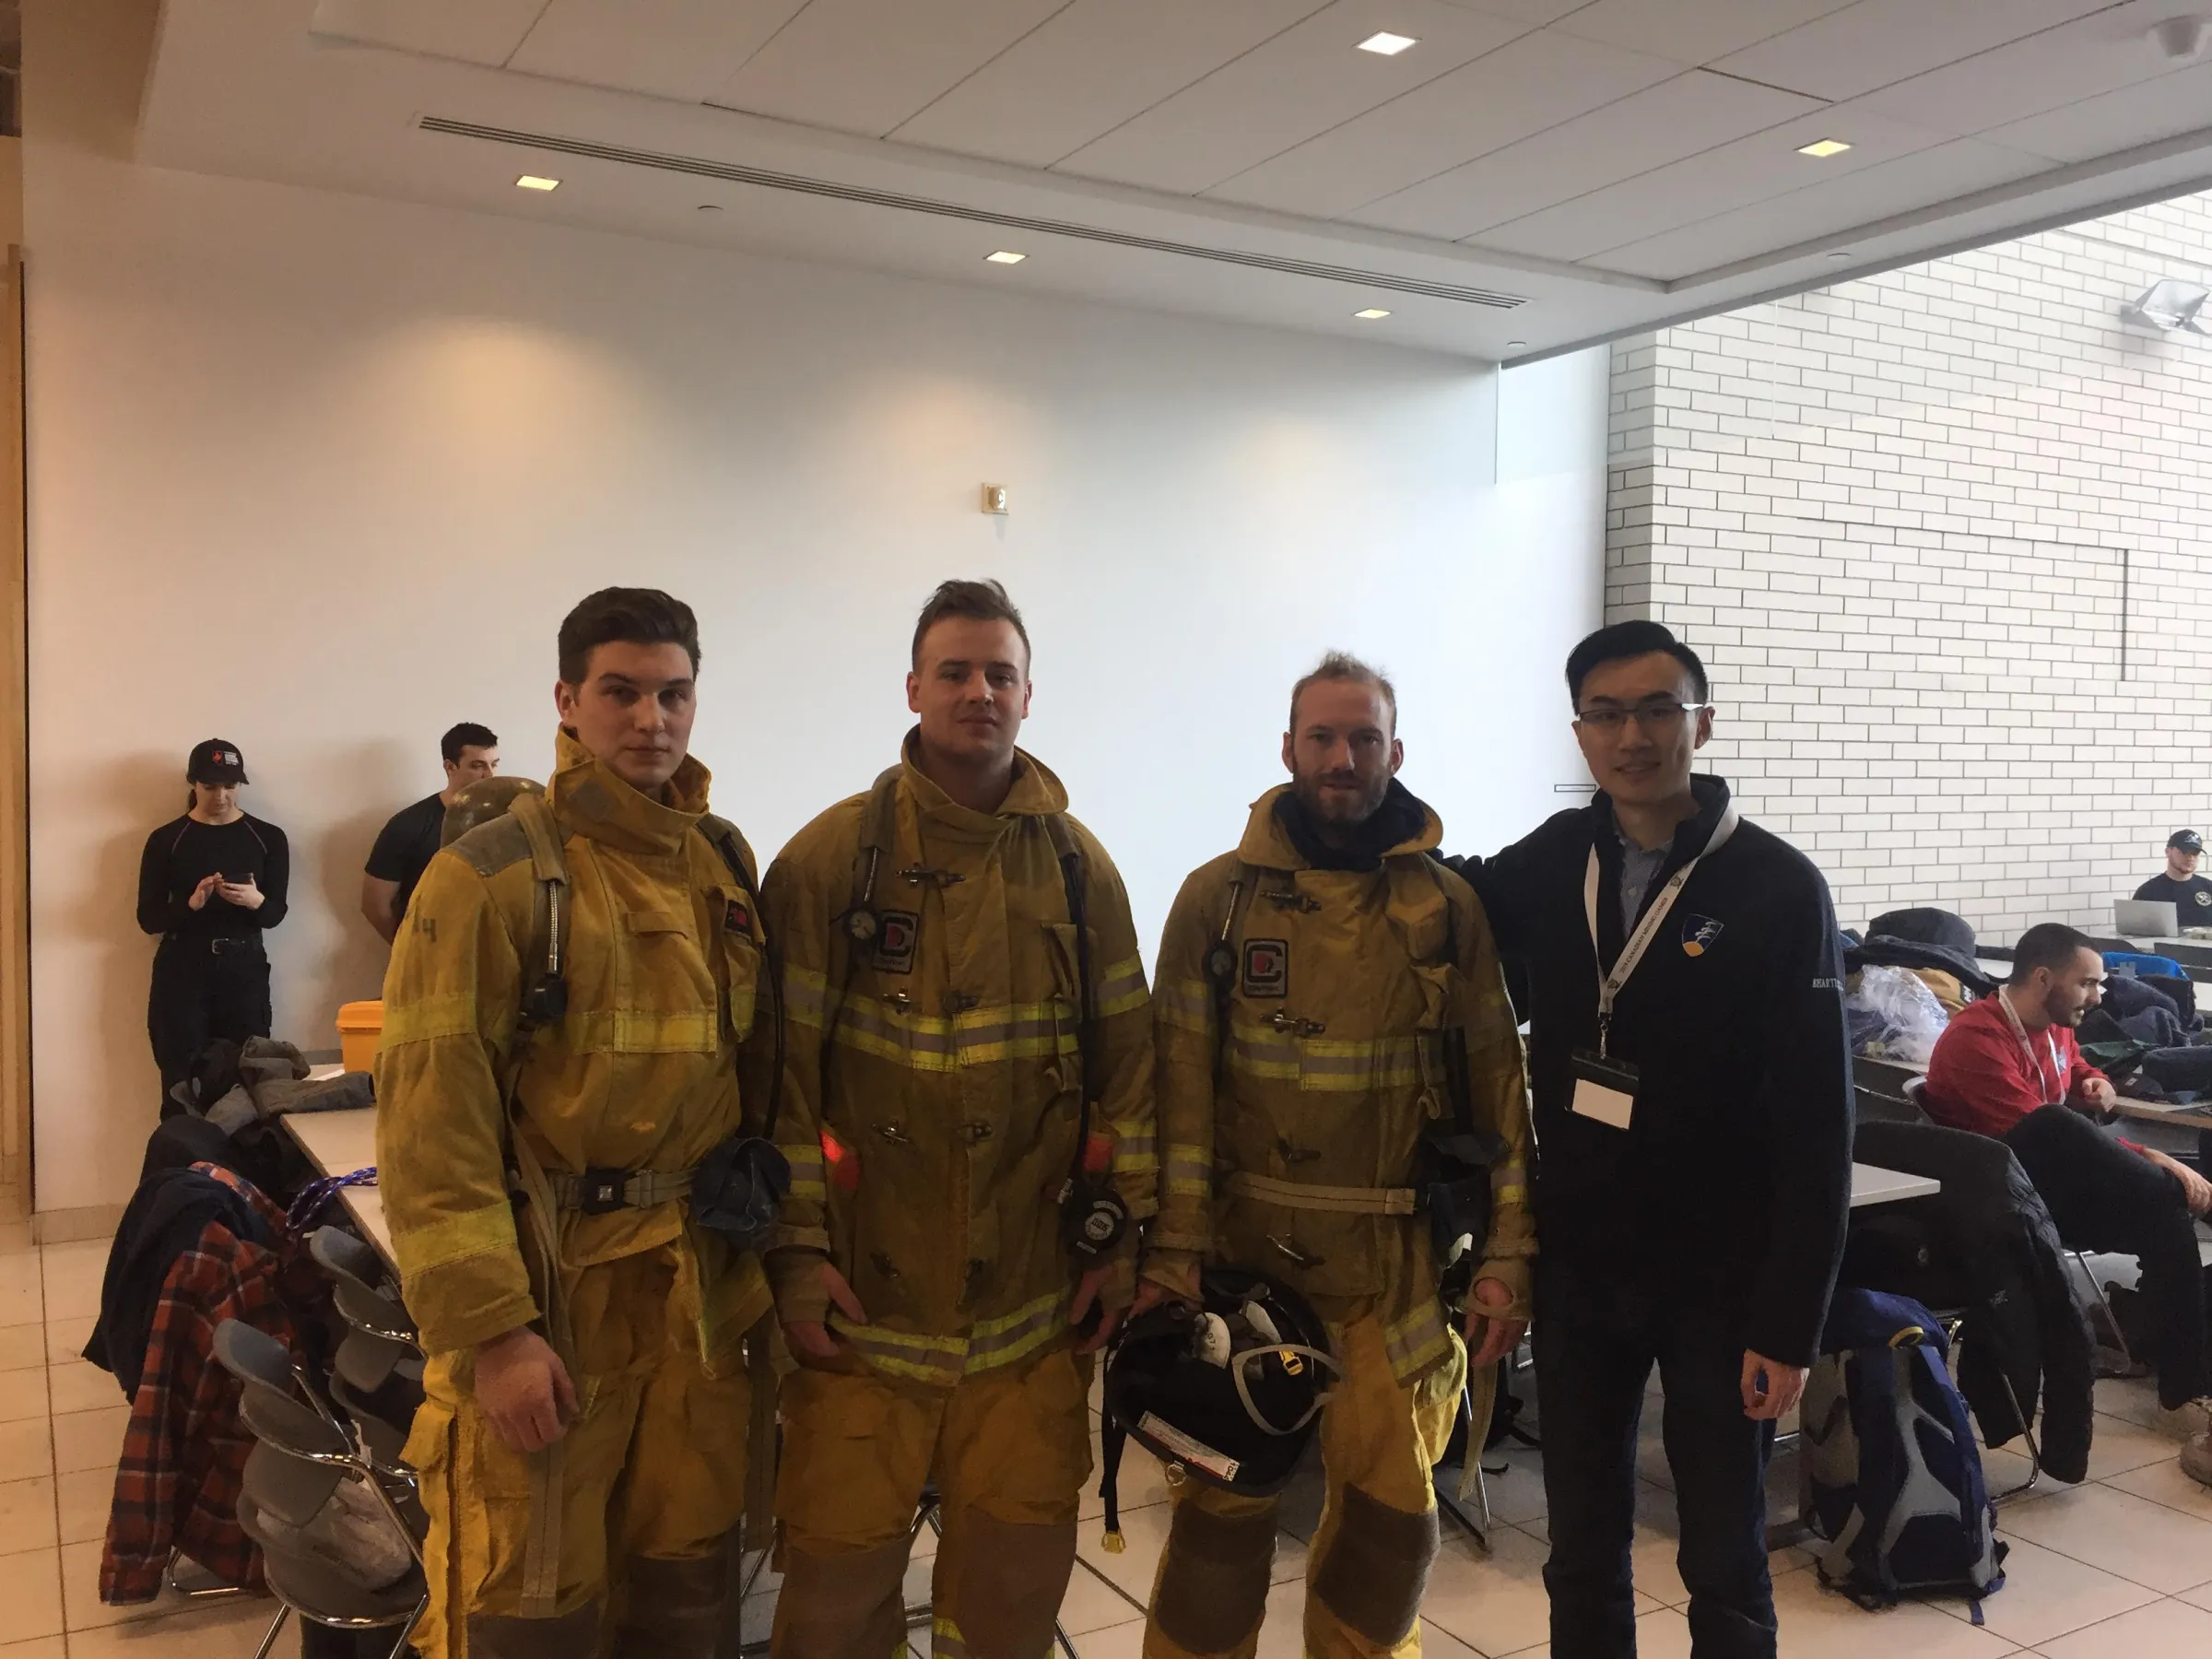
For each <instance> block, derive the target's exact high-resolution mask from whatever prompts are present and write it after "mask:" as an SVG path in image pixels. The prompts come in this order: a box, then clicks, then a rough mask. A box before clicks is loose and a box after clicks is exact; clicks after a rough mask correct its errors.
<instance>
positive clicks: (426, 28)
mask: <svg viewBox="0 0 2212 1659" xmlns="http://www.w3.org/2000/svg"><path fill="white" fill-rule="evenodd" d="M545 7H546V0H471V4H469V5H466V6H455V5H453V0H319V3H318V4H317V5H316V6H315V15H314V18H313V20H312V22H311V23H309V25H308V31H309V32H310V33H311V34H319V35H329V36H331V37H333V38H335V39H336V40H341V41H361V42H362V43H363V44H365V45H370V46H389V47H392V48H393V49H394V50H395V51H398V52H413V53H420V54H421V55H422V56H424V57H442V58H459V59H461V60H462V61H463V62H464V63H469V64H504V63H505V62H506V61H507V56H508V53H512V51H513V50H514V49H515V48H516V47H517V46H519V45H521V44H522V43H523V37H524V35H526V34H528V33H529V32H530V25H531V24H533V23H535V22H536V21H537V14H538V13H539V12H541V11H543V10H545Z"/></svg>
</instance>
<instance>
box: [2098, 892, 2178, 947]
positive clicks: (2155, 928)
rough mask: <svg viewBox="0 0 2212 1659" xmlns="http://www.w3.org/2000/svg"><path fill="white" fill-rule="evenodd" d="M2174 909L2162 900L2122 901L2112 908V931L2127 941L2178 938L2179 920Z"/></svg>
mask: <svg viewBox="0 0 2212 1659" xmlns="http://www.w3.org/2000/svg"><path fill="white" fill-rule="evenodd" d="M2174 908H2175V907H2174V906H2173V905H2172V904H2171V903H2169V902H2167V901H2166V900H2162V899H2123V900H2120V901H2119V902H2118V903H2117V904H2115V905H2113V906H2112V929H2113V931H2114V932H2115V933H2118V934H2119V935H2121V936H2122V937H2123V938H2128V939H2173V938H2179V937H2180V936H2181V931H2182V929H2181V919H2180V918H2179V917H2178V916H2176V915H2175V914H2174Z"/></svg>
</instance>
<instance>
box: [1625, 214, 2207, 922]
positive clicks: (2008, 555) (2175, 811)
mask: <svg viewBox="0 0 2212 1659" xmlns="http://www.w3.org/2000/svg"><path fill="white" fill-rule="evenodd" d="M2161 276H2173V277H2187V278H2190V279H2193V280H2195V281H2199V282H2206V281H2212V195H2200V196H2193V197H2186V198H2183V199H2181V200H2178V201H2173V202H2168V203H2164V204H2161V205H2159V206H2154V207H2147V208H2142V209H2139V210H2137V211H2135V212H2131V213H2126V214H2122V215H2119V216H2117V217H2115V218H2109V219H2103V220H2100V221H2095V222H2092V223H2088V224H2084V225H2079V226H2076V227H2073V228H2071V229H2063V230H2053V231H2049V232H2046V233H2044V234H2042V235H2040V236H2034V237H2030V238H2028V239H2027V240H2025V241H2018V242H2013V243H2008V244H2006V245H2005V246H2002V247H1997V248H1991V249H1985V250H1982V251H1980V252H1976V253H1962V254H1959V255H1958V256H1956V257H1954V258H1950V259H1944V260H1938V261H1936V262H1935V263H1933V264H1930V265H1920V266H1916V267H1914V268H1912V269H1911V270H1906V271H1899V272H1893V273H1891V274H1889V275H1887V276H1882V277H1868V278H1865V279H1864V280H1860V281H1853V282H1848V283H1844V284H1842V285H1841V286H1840V287H1837V288H1830V289H1827V290H1824V291H1822V292H1819V293H1815V294H1808V295H1805V296H1802V297H1799V298H1796V299H1792V300H1782V301H1779V302H1776V303H1771V304H1766V305H1760V306H1758V307H1754V308H1752V309H1750V310H1747V311H1743V312H1734V313H1732V314H1730V315H1727V316H1724V317H1715V318H1712V319H1710V320H1708V321H1706V322H1702V323H1697V324H1689V325H1688V326H1685V327H1680V328H1673V329H1668V330H1665V331H1664V332H1662V333H1660V334H1657V335H1641V336H1639V337H1637V338H1634V339H1630V340H1624V341H1621V342H1619V343H1618V344H1617V345H1616V346H1615V347H1614V348H1613V383H1612V418H1611V455H1610V462H1609V480H1608V482H1609V501H1608V508H1609V512H1608V517H1607V534H1606V541H1607V550H1606V610H1607V616H1608V618H1609V619H1618V618H1623V617H1633V616H1651V617H1655V618H1658V619H1660V620H1661V621H1664V622H1665V623H1667V624H1668V625H1669V626H1670V627H1672V628H1673V629H1676V631H1677V633H1679V634H1681V635H1682V636H1683V637H1684V638H1685V639H1687V640H1688V641H1689V642H1690V643H1691V644H1692V645H1694V646H1695V647H1696V648H1697V649H1698V651H1699V652H1700V653H1701V654H1702V655H1703V656H1704V657H1705V659H1706V661H1707V662H1708V664H1709V665H1711V667H1712V673H1713V677H1714V680H1715V682H1716V696H1717V698H1718V700H1719V701H1720V702H1721V704H1722V722H1721V724H1720V727H1719V730H1718V732H1717V734H1716V735H1715V738H1714V741H1713V743H1712V747H1710V748H1709V749H1708V751H1707V755H1708V757H1709V759H1710V760H1711V763H1712V768H1713V770H1715V771H1720V772H1722V773H1724V775H1726V776H1727V777H1728V778H1729V779H1730V780H1731V782H1733V783H1734V784H1735V787H1736V789H1737V790H1738V792H1739V794H1740V796H1741V799H1742V801H1743V803H1744V806H1745V807H1746V809H1747V812H1748V813H1749V814H1750V815H1751V816H1753V817H1755V818H1758V819H1759V821H1761V822H1763V823H1765V824H1766V825H1768V826H1769V827H1770V828H1771V829H1773V830H1776V831H1778V832H1780V833H1781V834H1783V835H1785V836H1787V837H1788V838H1789V839H1790V840H1792V841H1794V842H1795V843H1796V844H1797V845H1798V846H1800V847H1802V848H1803V849H1804V850H1805V851H1806V853H1810V854H1811V855H1812V856H1813V857H1814V858H1815V859H1816V860H1817V861H1818V863H1819V865H1820V866H1821V867H1822V869H1823V870H1825V871H1826V872H1827V875H1828V877H1829V880H1830V884H1831V885H1832V886H1833V888H1834V889H1835V895H1836V909H1837V913H1838V915H1839V917H1840V918H1841V920H1842V921H1843V922H1844V924H1846V925H1851V924H1858V923H1863V922H1865V920H1866V919H1867V918H1868V917H1869V916H1871V915H1873V914H1875V913H1877V912H1880V911H1883V910H1886V909H1888V908H1891V907H1892V906H1895V905H1902V904H1941V905H1943V906H1945V907H1947V908H1948V909H1952V910H1956V911H1959V912H1961V913H1962V914H1964V915H1965V916H1966V917H1967V919H1968V920H1969V921H1971V923H1972V924H1974V926H1975V927H1976V928H1977V929H1978V930H1979V931H1981V932H1982V933H1983V935H1985V936H1987V937H1988V938H1990V939H1992V940H1996V941H2002V940H2007V939H2010V938H2011V937H2012V936H2013V935H2015V934H2017V933H2018V931H2019V930H2020V929H2022V928H2023V927H2026V926H2027V925H2029V924H2031V923H2034V922H2039V921H2045V920H2058V921H2066V922H2072V923H2075V924H2083V925H2093V926H2095V927H2096V928H2098V929H2099V930H2100V931H2108V932H2109V931H2110V927H2109V924H2110V923H2111V920H2112V912H2111V901H2112V900H2113V899H2114V898H2116V897H2124V896H2125V895H2126V894H2127V893H2128V892H2130V891H2132V890H2133V889H2134V888H2135V886H2136V883H2138V882H2139V881H2141V880H2142V879H2143V878H2144V877H2147V876H2150V875H2154V874H2156V873H2157V871H2158V870H2159V868H2160V867H2161V861H2162V853H2161V851H2160V849H2161V848H2163V846H2164V845H2165V841H2166V837H2167V835H2168V834H2169V833H2170V832H2171V830H2175V829H2178V828H2180V827H2182V826H2183V825H2192V826H2195V827H2197V828H2200V829H2203V830H2206V833H2207V834H2212V746H2208V743H2207V739H2212V635H2208V634H2207V624H2212V338H2205V337H2202V336H2197V335H2180V336H2176V337H2172V338H2159V337H2153V336H2150V335H2143V334H2138V333H2136V332H2134V331H2132V330H2128V329H2124V328H2123V326H2122V325H2121V322H2120V315H2119V312H2120V306H2121V304H2122V302H2123V300H2125V299H2128V298H2131V297H2133V296H2134V295H2136V294H2137V293H2139V292H2140V291H2141V290H2142V289H2143V288H2146V287H2147V286H2148V284H2149V283H2150V282H2151V281H2152V280H2153V279H2154V278H2156V277H2161Z"/></svg>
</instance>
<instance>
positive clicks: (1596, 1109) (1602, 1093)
mask: <svg viewBox="0 0 2212 1659" xmlns="http://www.w3.org/2000/svg"><path fill="white" fill-rule="evenodd" d="M1574 1110H1575V1111H1576V1112H1579V1113H1581V1114H1582V1115H1583V1117H1586V1118H1595V1119H1596V1120H1597V1121H1598V1122H1599V1123H1601V1124H1612V1125H1613V1127H1614V1128H1616V1129H1626V1128H1627V1127H1628V1126H1629V1120H1630V1119H1631V1118H1633V1117H1634V1116H1635V1115H1636V1097H1635V1096H1634V1095H1631V1094H1622V1093H1621V1092H1620V1090H1619V1089H1618V1088H1606V1086H1605V1085H1604V1084H1603V1083H1593V1082H1592V1081H1591V1080H1590V1079H1589V1078H1587V1077H1577V1078H1576V1079H1575V1080H1574Z"/></svg>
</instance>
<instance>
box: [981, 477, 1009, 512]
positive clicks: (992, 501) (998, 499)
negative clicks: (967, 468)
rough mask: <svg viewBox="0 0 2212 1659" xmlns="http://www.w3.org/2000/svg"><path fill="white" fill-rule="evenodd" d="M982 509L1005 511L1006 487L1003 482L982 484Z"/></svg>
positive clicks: (985, 510)
mask: <svg viewBox="0 0 2212 1659" xmlns="http://www.w3.org/2000/svg"><path fill="white" fill-rule="evenodd" d="M983 511H984V512H1006V486H1005V485H1004V484H986V485H984V486H983Z"/></svg>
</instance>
